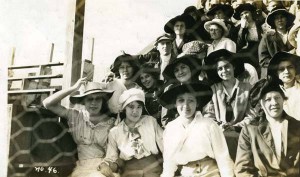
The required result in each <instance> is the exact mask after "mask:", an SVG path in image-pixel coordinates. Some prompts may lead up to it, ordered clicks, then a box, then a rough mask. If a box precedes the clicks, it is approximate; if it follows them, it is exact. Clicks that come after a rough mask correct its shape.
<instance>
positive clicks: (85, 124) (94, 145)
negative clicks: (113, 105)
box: [43, 78, 116, 177]
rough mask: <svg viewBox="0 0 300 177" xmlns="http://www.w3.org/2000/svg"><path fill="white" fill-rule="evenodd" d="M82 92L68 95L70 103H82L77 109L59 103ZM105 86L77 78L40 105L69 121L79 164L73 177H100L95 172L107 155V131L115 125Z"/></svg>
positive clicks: (109, 93) (110, 92)
mask: <svg viewBox="0 0 300 177" xmlns="http://www.w3.org/2000/svg"><path fill="white" fill-rule="evenodd" d="M81 86H84V89H82V90H81V91H80V93H79V94H77V95H74V96H71V97H70V101H71V103H73V104H81V105H82V106H81V107H82V108H80V109H69V108H65V107H64V106H62V105H61V104H60V101H61V100H62V99H63V98H65V97H66V96H68V95H70V94H71V93H73V92H76V91H78V90H79V88H80V87H81ZM113 92H114V91H113V90H108V89H107V88H106V84H105V83H97V82H87V80H86V78H81V79H79V80H78V81H77V82H76V84H74V85H73V86H72V87H70V88H67V89H64V90H61V91H58V92H56V93H54V94H53V95H51V96H49V97H48V98H46V99H45V100H44V101H43V105H44V106H45V107H46V108H47V109H49V110H50V111H52V112H54V113H55V114H57V115H58V116H60V117H64V118H67V119H68V124H69V130H70V133H71V135H72V137H73V139H74V141H75V142H76V144H77V149H78V158H79V159H78V161H77V166H76V168H75V170H74V172H73V173H72V175H71V176H72V177H81V176H93V175H95V176H99V177H101V176H103V175H101V174H100V173H99V172H98V171H97V165H96V164H97V163H100V162H101V161H102V159H103V157H104V156H105V154H106V146H107V137H108V131H109V130H110V129H111V128H112V127H113V126H114V122H115V120H116V119H115V118H113V117H112V116H111V114H110V112H109V109H108V108H107V104H106V103H107V100H109V99H110V97H111V96H112V95H113Z"/></svg>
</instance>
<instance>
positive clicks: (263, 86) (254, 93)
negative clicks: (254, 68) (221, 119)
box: [249, 76, 285, 108]
mask: <svg viewBox="0 0 300 177" xmlns="http://www.w3.org/2000/svg"><path fill="white" fill-rule="evenodd" d="M280 84H282V82H281V81H280V80H279V79H275V78H272V77H271V76H268V77H267V78H264V79H261V80H259V81H258V82H256V83H255V84H254V86H253V87H252V89H251V90H250V94H249V101H250V104H251V106H252V107H253V108H254V107H255V106H256V105H257V103H258V102H259V100H260V99H261V98H262V97H263V96H264V95H265V94H267V93H268V92H271V91H276V92H279V93H280V94H281V95H282V97H284V98H285V95H284V93H283V91H282V89H281V88H280V86H279V85H280Z"/></svg>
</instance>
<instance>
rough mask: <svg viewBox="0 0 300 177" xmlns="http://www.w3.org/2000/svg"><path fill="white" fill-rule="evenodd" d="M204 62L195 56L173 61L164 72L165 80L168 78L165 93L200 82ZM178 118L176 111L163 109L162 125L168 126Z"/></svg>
mask: <svg viewBox="0 0 300 177" xmlns="http://www.w3.org/2000/svg"><path fill="white" fill-rule="evenodd" d="M201 62H202V61H201V60H200V59H198V58H196V57H194V56H188V55H186V56H182V57H178V58H176V59H175V60H173V61H172V62H171V63H169V65H168V66H167V67H166V68H165V70H164V71H163V75H164V78H168V80H169V82H168V83H167V86H166V88H164V91H166V90H168V89H170V88H172V87H174V86H176V85H179V84H184V83H185V84H186V83H195V82H199V79H198V77H199V74H200V72H201V65H202V63H201ZM176 117H177V115H176V111H174V110H172V109H166V108H162V111H161V119H162V125H163V126H165V125H167V124H168V123H169V122H170V121H172V120H174V119H175V118H176Z"/></svg>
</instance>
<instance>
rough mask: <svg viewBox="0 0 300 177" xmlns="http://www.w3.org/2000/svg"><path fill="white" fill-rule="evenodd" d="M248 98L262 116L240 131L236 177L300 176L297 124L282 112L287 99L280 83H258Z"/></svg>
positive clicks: (274, 81)
mask: <svg viewBox="0 0 300 177" xmlns="http://www.w3.org/2000/svg"><path fill="white" fill-rule="evenodd" d="M250 97H251V104H252V105H253V106H256V104H257V103H260V105H261V107H262V109H263V113H262V114H261V115H259V116H258V117H257V119H255V120H253V122H251V124H249V125H247V126H245V127H244V128H243V130H242V132H241V136H240V138H239V144H238V149H237V158H236V162H235V173H236V176H289V177H296V176H299V154H300V149H299V147H300V139H299V138H298V137H299V136H300V129H299V126H300V122H299V121H297V120H295V119H294V118H293V117H290V116H289V115H287V114H286V113H285V112H284V111H283V102H284V100H285V99H286V97H285V95H284V93H283V91H282V89H281V88H280V86H279V82H277V80H274V79H273V78H271V77H268V78H267V79H262V80H260V81H259V82H257V83H256V84H255V85H254V87H253V88H252V89H251V92H250ZM296 137H297V138H296Z"/></svg>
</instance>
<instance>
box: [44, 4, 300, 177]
mask: <svg viewBox="0 0 300 177" xmlns="http://www.w3.org/2000/svg"><path fill="white" fill-rule="evenodd" d="M195 10H196V11H195ZM257 13H258V11H257V8H256V7H255V4H249V3H242V4H239V5H238V6H237V7H236V9H235V10H233V9H232V6H230V5H227V4H215V5H213V6H211V8H210V9H208V11H207V13H206V15H207V16H212V19H209V20H208V19H206V21H205V20H203V18H201V17H200V18H199V13H198V10H197V9H196V8H194V7H188V8H187V9H186V10H185V11H184V13H183V14H182V15H179V16H176V17H174V18H172V19H171V20H170V21H168V22H167V23H166V25H165V27H164V30H165V31H166V32H167V33H171V34H164V35H162V36H160V37H158V38H157V40H156V43H155V48H156V49H157V50H158V51H159V52H156V51H152V52H150V53H148V54H147V55H139V56H133V55H129V54H125V53H124V54H123V55H120V56H118V57H117V58H116V59H115V61H114V63H113V64H112V65H111V68H110V69H111V71H112V72H113V73H114V75H115V77H114V78H113V79H110V82H107V83H96V82H88V81H87V79H86V78H81V79H79V80H78V81H77V83H76V84H75V85H73V86H72V87H70V88H68V89H64V90H61V91H58V92H56V93H54V94H53V95H51V96H49V97H48V98H46V99H45V100H44V101H43V104H44V106H45V107H46V108H47V109H49V110H51V111H53V112H54V113H56V114H57V115H58V116H61V117H64V118H67V119H68V123H69V127H70V133H71V134H72V136H73V138H74V140H75V142H76V143H77V146H78V147H77V149H78V162H77V166H76V168H75V169H74V171H73V173H72V176H90V177H92V176H106V177H113V176H115V177H117V176H122V177H125V176H128V177H135V176H140V177H159V176H161V177H173V176H182V177H200V176H201V177H202V176H203V177H205V176H207V177H210V176H213V177H214V176H216V177H217V176H222V177H223V176H224V177H230V176H278V177H279V176H289V177H298V176H300V139H299V137H300V129H299V127H300V111H299V110H298V107H297V100H299V99H300V82H299V74H300V57H299V56H297V53H295V51H296V50H290V49H292V48H293V46H294V48H295V43H297V41H293V42H291V43H292V44H293V45H290V42H289V39H291V37H289V35H296V34H295V33H296V32H295V31H294V32H293V34H289V33H288V29H289V28H290V27H291V26H292V25H293V21H294V19H295V18H294V16H293V15H292V14H291V13H289V12H288V11H287V10H286V9H284V7H283V6H282V7H277V8H275V9H273V10H272V11H270V12H269V14H268V16H267V18H266V23H267V24H269V26H270V29H268V30H270V31H268V30H267V31H266V33H265V34H263V35H262V34H261V32H262V31H264V30H265V29H263V27H262V26H261V22H262V21H263V20H261V19H260V20H259V19H258V18H257V17H258V16H257ZM232 15H233V17H234V18H235V19H236V20H237V21H238V22H236V23H239V24H238V25H236V23H233V22H232V20H231V16H232ZM197 20H198V21H197ZM294 28H296V27H294ZM272 29H274V31H272ZM205 31H206V34H209V35H210V37H211V38H210V39H209V38H207V36H205ZM173 37H174V38H173ZM259 77H261V79H260V80H258V78H259ZM76 92H79V93H76ZM74 93H76V94H74ZM69 95H70V102H71V103H72V104H74V105H77V106H75V107H74V108H65V107H63V106H62V105H61V104H60V101H61V100H62V99H63V98H65V97H67V96H69ZM78 105H79V106H78Z"/></svg>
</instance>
